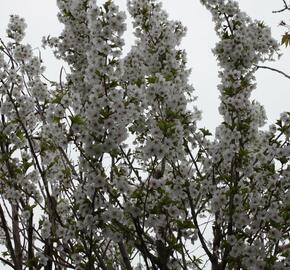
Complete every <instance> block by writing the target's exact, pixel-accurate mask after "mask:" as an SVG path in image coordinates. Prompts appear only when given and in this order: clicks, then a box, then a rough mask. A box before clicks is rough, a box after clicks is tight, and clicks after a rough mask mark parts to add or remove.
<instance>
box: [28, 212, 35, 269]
mask: <svg viewBox="0 0 290 270" xmlns="http://www.w3.org/2000/svg"><path fill="white" fill-rule="evenodd" d="M27 238H28V258H27V259H28V262H29V263H30V264H31V263H32V260H33V258H34V253H33V210H32V209H31V210H30V213H29V220H28V228H27ZM33 268H34V267H33V266H32V265H31V266H29V270H33Z"/></svg>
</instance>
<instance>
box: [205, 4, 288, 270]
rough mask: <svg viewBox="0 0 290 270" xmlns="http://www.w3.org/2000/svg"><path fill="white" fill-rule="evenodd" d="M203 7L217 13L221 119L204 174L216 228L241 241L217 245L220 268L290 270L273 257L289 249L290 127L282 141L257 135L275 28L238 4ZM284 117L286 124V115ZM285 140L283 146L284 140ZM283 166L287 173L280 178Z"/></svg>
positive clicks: (268, 134)
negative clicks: (264, 68)
mask: <svg viewBox="0 0 290 270" xmlns="http://www.w3.org/2000/svg"><path fill="white" fill-rule="evenodd" d="M201 2H202V3H203V4H204V5H205V6H206V7H207V8H208V9H209V10H210V12H211V13H212V15H213V21H214V23H215V24H216V31H217V34H218V37H219V38H220V41H219V42H218V43H217V45H216V47H215V49H214V50H213V52H214V54H215V55H216V57H217V59H218V63H219V66H220V68H221V70H220V72H219V76H220V78H221V84H220V85H219V86H218V88H219V90H220V93H221V95H220V99H221V105H220V108H219V111H220V113H221V114H222V116H223V123H222V124H221V125H220V126H219V127H218V128H217V130H216V141H215V142H213V143H211V144H209V145H208V147H207V148H208V151H209V152H208V153H209V154H210V155H211V166H209V167H208V168H207V169H206V172H207V173H208V175H209V178H208V181H209V182H210V183H211V184H209V185H212V184H213V190H215V191H214V192H213V193H212V192H211V191H210V189H208V191H207V192H209V193H211V194H212V199H211V205H212V212H213V213H214V214H215V215H216V221H215V226H217V227H219V229H220V230H221V233H222V234H223V235H227V236H228V238H231V237H235V238H236V239H239V241H236V242H235V243H232V242H229V245H228V246H227V245H223V244H222V243H217V245H218V248H219V252H218V253H217V254H218V257H217V259H218V261H220V263H221V264H222V263H224V262H225V261H226V260H228V263H229V265H231V267H236V266H237V265H242V266H243V267H244V268H245V269H262V268H263V269H264V268H265V267H268V268H271V269H288V267H289V260H288V259H286V258H283V257H284V256H281V253H280V252H281V250H279V249H277V250H276V251H275V252H274V253H271V250H272V248H273V247H274V246H275V245H277V246H280V245H282V243H283V242H284V241H287V237H288V236H287V235H288V234H287V230H288V229H289V226H290V224H289V221H288V219H287V218H285V204H284V198H285V191H286V190H288V188H289V178H288V179H286V178H285V177H283V176H282V175H283V174H281V172H283V171H284V170H285V171H286V170H288V169H287V168H288V166H287V164H288V162H289V138H287V135H286V129H287V128H286V127H287V124H286V123H285V122H284V121H283V120H281V121H278V125H279V124H280V131H281V134H280V135H278V136H277V135H275V134H276V127H271V129H270V131H269V132H265V131H261V130H259V128H260V127H262V126H263V125H264V124H265V120H266V115H265V111H264V108H263V107H262V106H261V105H260V104H259V103H258V102H256V101H253V100H251V92H252V91H253V90H254V89H255V83H254V81H255V77H254V72H255V71H256V67H257V65H259V63H260V62H263V61H266V60H271V59H272V58H273V56H274V54H275V52H277V49H278V44H277V42H276V41H275V40H274V39H272V37H271V33H270V29H269V27H267V26H265V25H264V23H262V22H259V21H252V20H251V19H250V18H249V17H248V16H247V15H246V14H244V13H242V12H241V11H240V10H239V7H238V4H237V2H235V1H231V0H224V1H223V0H211V1H209V0H202V1H201ZM283 116H284V119H285V120H286V119H288V115H287V114H283ZM283 116H282V117H283ZM282 117H281V118H282ZM286 121H287V120H286ZM284 123H285V124H284ZM283 127H285V128H283ZM283 134H284V139H281V140H280V139H279V138H280V137H281V135H283ZM277 139H278V140H277ZM277 161H279V162H281V163H282V167H281V170H277V171H276V167H277ZM212 179H215V180H214V182H213V180H212ZM215 237H218V236H215ZM261 239H263V242H261V241H260V240H261ZM257 241H260V242H259V243H260V244H259V246H257ZM228 252H229V253H228ZM228 254H230V257H228V256H229V255H228ZM278 265H279V267H280V268H279V267H278Z"/></svg>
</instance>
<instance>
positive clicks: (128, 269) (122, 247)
mask: <svg viewBox="0 0 290 270" xmlns="http://www.w3.org/2000/svg"><path fill="white" fill-rule="evenodd" d="M118 246H119V249H120V253H121V255H122V258H123V262H124V264H125V267H126V270H133V268H132V266H131V263H130V259H129V256H128V252H127V250H126V247H125V245H124V243H123V242H122V241H120V242H119V243H118Z"/></svg>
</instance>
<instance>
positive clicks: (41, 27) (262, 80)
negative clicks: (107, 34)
mask: <svg viewBox="0 0 290 270" xmlns="http://www.w3.org/2000/svg"><path fill="white" fill-rule="evenodd" d="M1 2H2V3H1V9H0V20H1V21H0V22H1V23H0V36H1V37H3V36H5V27H6V25H7V22H8V19H9V14H19V15H21V16H23V17H24V18H25V19H26V21H27V24H28V29H27V31H26V32H27V38H26V41H27V42H29V43H31V44H32V46H33V47H35V48H37V47H38V48H40V44H41V43H40V40H41V38H42V36H44V35H45V36H47V35H52V36H56V35H57V34H59V33H60V31H61V29H62V26H61V25H60V24H59V22H58V20H57V18H56V14H57V7H56V4H55V1H52V0H50V1H39V0H25V1H23V0H1ZM115 2H116V3H117V4H119V5H120V7H121V9H123V10H124V9H125V8H126V0H115ZM162 2H163V6H164V8H165V9H166V10H167V11H168V13H169V15H170V18H172V19H177V20H180V21H182V23H183V24H184V25H185V26H186V27H187V28H188V33H187V36H186V37H185V38H184V39H183V42H182V47H183V48H185V49H186V51H187V53H188V66H189V67H190V68H191V69H192V75H191V77H190V83H191V84H193V86H194V87H195V89H196V95H197V96H198V97H199V99H198V107H199V108H200V109H201V110H202V112H203V120H202V122H201V123H200V126H206V127H209V128H210V129H211V130H214V128H215V127H216V125H217V124H218V123H219V121H220V116H219V114H218V111H217V107H218V103H219V101H218V95H219V94H218V91H217V88H216V85H217V84H218V78H217V66H216V61H215V58H214V56H213V55H212V53H211V48H213V47H214V45H215V43H216V37H215V33H214V31H213V24H212V21H211V17H210V14H209V12H208V11H207V10H205V8H204V7H203V6H202V5H201V4H200V2H199V1H198V0H179V1H176V0H163V1H162ZM177 3H178V4H177ZM239 4H240V6H241V9H242V10H244V11H246V12H247V13H248V14H249V15H250V16H251V17H252V18H255V19H260V20H263V21H264V22H265V23H266V24H268V25H270V26H271V27H272V32H273V36H274V37H275V38H277V39H278V40H280V39H281V35H282V34H283V32H284V31H285V29H283V28H281V27H278V23H279V22H280V21H281V20H282V19H286V21H287V17H286V15H288V14H286V13H283V14H273V13H272V11H273V10H277V9H279V8H281V7H283V5H282V0H281V1H279V0H278V1H277V0H275V1H274V0H267V1H265V0H255V1H253V0H240V1H239ZM131 30H132V28H131V26H130V25H128V30H127V34H126V36H125V39H126V42H127V46H126V47H125V52H126V51H128V50H129V48H130V45H131V44H132V40H133V39H132V34H131ZM41 50H42V49H41ZM282 51H283V52H284V53H285V54H284V56H283V57H282V58H281V59H280V60H279V62H277V63H269V65H271V66H272V67H277V68H280V69H282V70H283V71H285V72H286V73H290V65H289V63H290V48H289V49H288V50H287V49H286V50H285V49H284V48H283V49H282ZM42 55H43V58H44V63H45V64H46V67H47V75H48V76H49V77H50V78H53V77H55V76H56V75H57V74H58V71H59V70H60V64H59V63H57V62H56V61H55V60H54V58H53V57H52V56H51V54H50V53H49V52H48V51H46V52H45V51H43V50H42ZM257 82H258V86H257V90H256V91H255V92H254V95H253V96H254V97H255V99H257V100H259V101H260V102H261V103H262V104H263V105H264V106H265V108H266V111H267V115H268V119H269V121H268V122H269V123H273V122H275V119H277V117H278V116H279V114H280V112H281V111H285V110H290V108H289V107H290V105H289V101H290V87H289V86H290V80H288V79H286V78H283V77H282V76H281V75H278V74H275V73H273V72H270V71H268V70H259V71H258V72H257Z"/></svg>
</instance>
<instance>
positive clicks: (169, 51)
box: [0, 0, 290, 270]
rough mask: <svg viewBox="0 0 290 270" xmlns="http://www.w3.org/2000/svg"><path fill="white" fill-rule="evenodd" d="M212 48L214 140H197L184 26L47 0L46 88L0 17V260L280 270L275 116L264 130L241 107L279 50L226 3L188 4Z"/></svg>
mask: <svg viewBox="0 0 290 270" xmlns="http://www.w3.org/2000/svg"><path fill="white" fill-rule="evenodd" d="M201 3H202V4H203V5H204V6H205V8H207V9H208V10H209V11H210V12H211V14H212V17H213V21H214V23H215V29H216V32H217V35H218V38H219V42H218V43H217V45H216V47H215V49H214V54H215V56H216V58H217V61H218V63H219V66H220V72H219V75H220V79H221V83H220V85H219V86H218V90H219V91H220V100H221V103H220V107H219V111H220V113H221V115H222V116H223V122H222V123H221V124H220V125H219V126H218V127H217V130H216V133H215V136H211V133H210V132H209V131H208V130H207V129H197V127H196V123H197V121H198V120H200V112H199V111H198V109H197V108H195V107H194V100H195V97H194V96H193V88H192V87H191V86H190V85H189V84H188V76H189V70H188V69H187V68H186V54H185V52H184V51H182V50H180V49H179V48H178V46H179V44H180V41H181V38H182V37H183V36H184V34H185V28H184V27H183V26H182V25H181V24H180V23H179V22H175V21H170V20H169V19H168V16H167V14H166V13H165V12H164V11H163V10H162V8H161V4H160V3H158V2H157V1H155V0H132V1H128V10H129V12H130V15H131V16H132V18H133V25H134V28H135V32H134V34H135V36H136V42H135V44H134V46H132V48H131V50H130V52H129V53H128V54H127V55H126V56H125V57H122V47H123V45H124V40H123V39H122V34H123V33H124V31H125V29H126V25H125V14H124V13H123V12H121V11H119V9H118V7H117V6H116V5H115V4H114V2H113V1H110V0H109V1H107V2H105V4H103V5H97V4H96V3H95V1H94V0H84V1H81V0H58V1H57V4H58V7H59V10H60V12H59V20H60V22H61V23H63V24H64V30H63V32H62V34H61V36H59V37H58V38H53V37H48V38H45V39H44V44H45V45H47V46H50V47H51V48H52V49H53V50H54V53H55V56H56V57H57V58H59V59H62V60H63V61H65V62H66V63H67V64H68V66H69V67H70V71H69V73H68V74H65V72H64V70H63V69H62V70H61V72H60V80H59V82H53V81H50V80H48V79H46V78H45V77H44V75H43V72H44V67H43V65H42V61H41V59H40V57H38V56H35V55H33V52H32V48H31V46H30V45H26V44H23V43H22V39H23V37H24V30H25V27H26V25H25V22H24V20H23V19H22V18H20V17H18V16H17V15H13V16H11V20H10V23H9V25H8V30H7V34H8V37H9V38H10V41H9V42H4V41H3V40H1V45H0V95H1V103H0V105H1V106H0V107H1V124H0V158H1V163H0V176H1V177H0V195H1V202H0V235H1V241H2V242H1V243H2V245H3V248H4V252H3V253H2V255H1V257H0V260H1V261H2V263H4V264H6V265H7V266H9V267H10V268H12V269H15V270H20V269H29V270H32V269H45V270H50V269H88V270H91V269H92V270H93V269H102V270H111V269H122V270H123V269H126V270H131V269H132V270H133V269H140V270H141V269H154V270H157V269H161V270H167V269H168V270H169V269H185V270H190V269H209V268H211V269H213V270H222V269H289V267H290V248H289V230H290V214H289V213H290V212H289V210H290V189H289V186H290V166H289V157H290V142H289V136H290V113H286V112H285V113H282V114H281V118H280V119H278V120H277V122H276V123H275V124H273V125H271V126H270V128H269V130H266V131H265V130H264V131H262V130H261V129H260V128H261V127H262V126H263V125H264V123H265V117H266V116H265V111H264V109H263V107H262V106H261V105H260V104H259V103H258V102H256V101H254V100H252V99H251V92H252V91H253V90H254V89H255V72H256V71H257V69H259V68H261V67H262V66H261V65H260V64H261V63H262V62H264V61H266V60H271V59H273V57H274V56H275V54H277V53H278V44H277V43H276V41H275V40H274V39H272V37H271V33H270V30H269V28H268V27H267V26H265V25H264V24H263V23H262V22H259V21H253V20H251V19H250V18H249V17H248V16H247V15H246V14H245V13H243V12H241V11H240V9H239V7H238V5H237V2H234V1H231V0H201Z"/></svg>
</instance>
